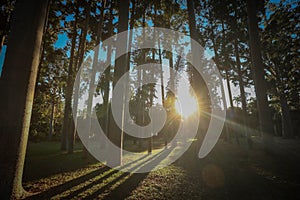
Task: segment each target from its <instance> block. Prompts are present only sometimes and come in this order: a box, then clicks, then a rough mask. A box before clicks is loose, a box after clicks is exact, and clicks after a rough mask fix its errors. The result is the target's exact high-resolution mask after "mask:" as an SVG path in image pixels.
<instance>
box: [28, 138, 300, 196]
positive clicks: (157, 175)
mask: <svg viewBox="0 0 300 200" xmlns="http://www.w3.org/2000/svg"><path fill="white" fill-rule="evenodd" d="M59 145H60V144H59V143H57V142H41V143H29V145H28V153H27V158H26V165H25V172H24V187H25V189H27V190H28V191H29V192H31V193H32V196H30V197H28V199H145V200H147V199H149V200H150V199H185V200H187V199H296V198H297V196H298V197H299V195H300V192H299V189H300V181H299V177H300V175H299V174H300V173H299V167H300V164H299V162H297V161H299V160H295V159H296V158H289V159H285V157H277V156H276V157H275V156H270V155H267V154H265V153H263V152H262V151H261V150H260V148H258V147H257V146H255V148H254V149H253V150H247V149H246V148H244V147H239V146H237V145H234V144H230V143H226V142H224V141H220V142H219V143H218V144H217V146H216V147H215V148H214V150H213V151H212V152H211V153H210V154H209V156H207V157H206V158H204V159H202V160H200V159H198V158H197V157H195V150H193V148H190V149H189V150H188V151H187V152H186V153H185V154H184V155H183V156H182V157H181V158H180V159H179V160H177V161H176V162H175V163H173V164H172V165H169V166H168V167H165V168H163V169H159V170H156V171H152V172H150V173H140V174H134V173H125V172H122V171H118V170H114V169H110V168H108V167H106V166H105V165H103V164H101V163H98V162H96V160H94V159H93V158H89V159H87V160H85V159H82V156H83V152H82V146H81V145H80V144H77V145H76V146H75V153H74V154H71V155H69V154H67V153H65V152H61V151H60V150H59V147H60V146H59ZM297 145H298V144H297ZM155 156H157V154H156V153H155V152H154V153H153V154H151V155H147V154H146V152H145V156H143V157H141V158H140V159H139V162H138V163H128V164H126V166H123V167H126V168H131V169H139V168H141V167H143V166H145V165H148V164H151V160H152V159H153V158H154V157H155ZM298 158H299V157H298ZM293 159H294V160H293Z"/></svg>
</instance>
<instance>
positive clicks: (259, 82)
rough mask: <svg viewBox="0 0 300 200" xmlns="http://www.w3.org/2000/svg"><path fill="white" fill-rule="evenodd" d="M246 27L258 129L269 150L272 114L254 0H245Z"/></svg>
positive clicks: (271, 141) (271, 133)
mask: <svg viewBox="0 0 300 200" xmlns="http://www.w3.org/2000/svg"><path fill="white" fill-rule="evenodd" d="M247 11H248V12H247V13H248V29H249V38H250V43H249V44H250V50H251V59H252V65H251V67H252V72H253V79H254V86H255V93H256V98H257V108H258V113H259V122H260V130H261V134H262V136H263V141H264V144H265V148H266V150H267V151H268V150H270V149H269V148H270V147H271V145H272V143H273V136H272V135H273V124H272V116H271V111H270V108H269V103H268V96H267V83H266V80H265V73H264V65H263V62H262V56H261V48H260V37H259V29H258V19H257V5H256V1H254V0H247Z"/></svg>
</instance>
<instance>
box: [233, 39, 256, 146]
mask: <svg viewBox="0 0 300 200" xmlns="http://www.w3.org/2000/svg"><path fill="white" fill-rule="evenodd" d="M234 51H235V59H236V68H237V72H238V82H239V89H240V95H241V102H242V125H243V126H242V127H243V128H242V131H244V132H245V135H246V138H247V143H248V147H249V148H251V147H252V142H251V136H250V133H249V129H248V123H247V99H246V93H245V86H244V81H243V74H242V66H241V60H240V53H239V46H238V40H237V34H236V38H235V40H234ZM236 137H238V136H236Z"/></svg>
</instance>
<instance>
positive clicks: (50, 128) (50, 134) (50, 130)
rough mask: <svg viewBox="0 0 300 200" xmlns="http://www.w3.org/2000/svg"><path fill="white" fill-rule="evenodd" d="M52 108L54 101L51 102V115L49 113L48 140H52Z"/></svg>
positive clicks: (53, 107)
mask: <svg viewBox="0 0 300 200" xmlns="http://www.w3.org/2000/svg"><path fill="white" fill-rule="evenodd" d="M54 109H55V104H54V101H52V102H51V115H50V123H49V124H50V125H49V140H52V135H53V121H54Z"/></svg>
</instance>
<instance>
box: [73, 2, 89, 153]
mask: <svg viewBox="0 0 300 200" xmlns="http://www.w3.org/2000/svg"><path fill="white" fill-rule="evenodd" d="M85 9H86V10H85V17H86V18H85V23H84V27H83V29H82V35H81V38H80V40H81V45H80V46H79V49H78V63H77V68H76V72H77V73H78V74H81V70H82V69H81V68H80V67H81V65H82V63H83V60H84V53H85V46H86V36H87V32H88V25H89V21H90V11H91V5H90V4H89V2H86V7H85ZM78 70H80V71H78ZM79 87H80V80H77V81H76V82H75V85H74V98H73V119H71V120H74V129H73V130H72V131H69V133H68V146H67V148H68V153H73V152H74V144H75V135H76V132H77V108H78V99H79Z"/></svg>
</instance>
